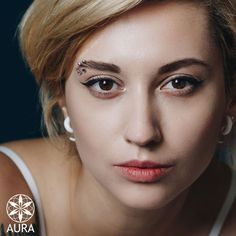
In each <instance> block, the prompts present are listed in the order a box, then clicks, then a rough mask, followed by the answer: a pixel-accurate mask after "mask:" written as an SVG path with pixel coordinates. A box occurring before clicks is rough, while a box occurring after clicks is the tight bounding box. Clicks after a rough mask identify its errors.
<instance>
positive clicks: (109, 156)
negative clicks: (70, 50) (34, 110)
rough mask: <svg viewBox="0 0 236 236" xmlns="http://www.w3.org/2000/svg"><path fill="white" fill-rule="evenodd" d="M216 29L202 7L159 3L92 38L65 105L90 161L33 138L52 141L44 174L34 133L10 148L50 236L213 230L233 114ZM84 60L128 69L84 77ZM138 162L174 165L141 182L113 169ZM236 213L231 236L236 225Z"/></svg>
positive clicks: (226, 177)
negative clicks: (28, 177)
mask: <svg viewBox="0 0 236 236" xmlns="http://www.w3.org/2000/svg"><path fill="white" fill-rule="evenodd" d="M208 27H209V26H208V19H207V16H206V12H205V10H204V9H203V8H200V7H198V6H196V5H193V4H188V3H182V4H180V3H164V4H154V5H150V6H149V5H147V6H145V7H144V6H143V7H142V8H137V9H135V10H132V11H131V12H129V13H128V14H124V15H122V16H121V17H120V18H119V19H118V20H116V21H115V22H113V23H111V24H110V25H109V26H107V27H105V28H104V29H102V30H100V31H98V32H96V33H95V34H94V35H93V36H92V37H91V38H90V39H89V40H88V41H87V42H86V43H85V45H84V47H83V48H82V49H81V50H80V51H79V52H78V57H77V59H76V61H75V63H74V67H73V70H72V72H71V74H70V76H69V78H68V80H67V82H66V89H65V98H62V99H61V101H60V104H61V106H62V107H63V109H64V115H65V116H67V115H69V116H70V118H71V126H72V128H73V130H74V136H75V138H76V145H77V149H78V152H79V155H80V159H81V162H82V165H80V162H79V160H78V158H77V157H71V158H68V157H67V156H66V154H64V153H62V152H59V151H57V150H56V149H52V146H51V145H49V144H47V143H46V142H44V141H40V140H36V141H34V142H33V141H29V142H33V143H32V144H31V145H32V146H34V150H35V149H36V148H37V147H38V148H39V147H40V148H39V149H40V150H42V148H41V147H45V149H44V150H46V151H44V152H45V153H42V154H41V155H40V156H42V157H41V159H40V160H41V164H42V166H41V168H42V169H44V167H43V166H44V165H43V163H44V164H47V167H46V168H45V169H44V177H42V175H41V173H39V169H40V170H41V168H40V167H38V165H37V162H38V160H39V159H38V160H37V159H36V156H37V155H36V156H35V157H34V160H32V158H31V157H33V156H34V154H33V153H34V152H35V151H34V152H33V153H30V154H27V151H25V150H24V148H22V147H23V146H25V145H26V144H27V141H26V143H24V142H23V143H13V144H8V146H10V147H12V148H13V149H15V150H17V151H18V153H21V154H22V156H25V160H26V162H28V163H29V166H30V168H31V169H32V172H33V174H35V176H36V179H37V182H38V184H39V187H40V189H41V194H42V201H43V206H44V209H45V216H46V221H47V227H48V235H49V236H51V235H65V234H66V233H68V232H70V235H85V236H93V235H96V236H98V235H112V236H118V235H122V236H134V235H135V236H144V235H145V236H146V235H158V236H162V235H165V236H168V235H173V232H175V235H198V236H199V235H208V233H209V231H210V229H211V227H212V224H213V222H214V220H215V217H216V216H217V213H218V211H219V209H220V207H221V205H222V203H223V202H224V199H225V195H226V193H227V191H228V187H229V182H230V178H231V176H230V175H231V174H230V171H229V168H228V167H226V166H224V165H222V164H219V163H217V161H215V160H214V159H213V156H214V151H215V148H216V145H217V141H218V140H219V138H221V137H220V131H221V128H222V126H223V125H224V119H225V116H226V114H229V112H231V111H232V110H227V107H228V105H229V103H228V101H227V100H226V96H225V93H224V79H223V66H222V61H221V57H220V54H219V51H218V50H217V47H216V46H215V44H214V42H213V40H212V39H211V37H210V33H209V28H208ZM82 59H84V60H88V61H89V60H93V61H98V62H105V63H113V64H115V65H117V66H118V67H119V68H120V70H121V71H120V73H115V72H111V71H100V70H98V69H94V68H87V72H86V73H83V74H82V75H80V74H79V73H78V72H77V70H78V65H77V64H78V62H80V61H81V60H82ZM189 59H191V60H189ZM183 60H184V62H185V63H183ZM180 61H181V63H180ZM176 62H178V63H176ZM173 63H175V66H173ZM170 64H172V66H170ZM177 64H178V66H177ZM167 65H168V66H167ZM104 77H105V78H104ZM98 80H99V81H100V82H99V81H98ZM231 113H232V112H231ZM231 115H234V114H231ZM29 150H31V148H29ZM32 150H33V149H32ZM28 152H29V151H28ZM41 152H42V151H41ZM23 154H24V155H23ZM38 158H39V157H38ZM133 159H137V160H151V161H155V162H158V163H161V164H172V165H173V169H172V170H171V172H170V173H169V174H168V175H167V176H165V177H164V178H162V179H161V180H160V181H158V182H157V183H152V184H145V183H134V182H131V181H128V180H126V179H125V178H123V177H122V176H121V175H120V174H119V172H117V170H116V168H114V164H119V163H121V162H125V161H129V160H133ZM212 160H213V161H212ZM45 180H46V182H45ZM47 182H48V183H47ZM216 183H217V185H216ZM49 190H50V191H49ZM49 192H50V194H49ZM53 196H54V197H55V196H57V197H56V202H55V204H52V202H51V201H52V200H53V199H55V198H54V197H53ZM212 196H214V198H213V197H212ZM56 203H57V204H56ZM56 206H57V207H56ZM58 206H60V209H58ZM206 206H207V208H206ZM61 212H63V214H62V213H61ZM235 212H236V211H235V207H233V208H232V211H231V213H230V215H229V217H228V219H227V222H226V225H225V227H224V230H223V233H222V235H227V236H228V235H233V232H235V230H236V228H235V226H234V225H235V223H234V222H235Z"/></svg>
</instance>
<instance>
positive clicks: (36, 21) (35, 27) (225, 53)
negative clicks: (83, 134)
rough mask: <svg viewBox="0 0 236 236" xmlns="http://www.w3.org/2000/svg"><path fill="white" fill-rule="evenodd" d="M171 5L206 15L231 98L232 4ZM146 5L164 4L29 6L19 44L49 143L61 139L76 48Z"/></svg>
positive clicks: (91, 0) (71, 0)
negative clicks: (195, 7) (64, 102)
mask: <svg viewBox="0 0 236 236" xmlns="http://www.w3.org/2000/svg"><path fill="white" fill-rule="evenodd" d="M166 1H169V2H171V1H170V0H166ZM173 1H179V2H194V3H196V4H202V5H203V6H204V7H205V8H206V9H207V11H208V14H209V22H210V26H211V27H210V29H212V30H211V31H212V36H213V37H214V39H215V42H216V43H217V45H218V46H219V49H220V51H221V53H222V58H223V62H224V69H225V83H226V90H227V91H226V94H230V88H231V83H232V79H233V78H234V77H235V70H236V69H235V64H236V63H235V62H236V61H235V52H236V26H235V24H236V19H235V14H236V7H235V1H230V0H225V1H221V0H200V1H196V0H189V1H188V0H183V1H181V0H173ZM147 2H149V3H152V2H157V3H158V2H165V0H159V1H158V0H153V1H152V0H116V1H110V0H66V1H63V0H34V2H33V3H32V5H31V6H30V8H29V9H28V11H27V12H26V14H25V16H24V18H23V19H22V22H21V24H20V34H19V36H20V37H19V38H20V45H21V49H22V52H23V55H24V57H25V58H26V61H27V62H28V64H29V66H30V69H31V71H32V72H33V74H34V76H35V78H36V80H37V81H38V83H39V86H40V94H41V103H42V107H43V113H44V121H45V124H46V128H47V131H48V134H49V136H50V137H58V135H59V134H63V133H65V130H64V128H63V125H62V124H63V116H62V113H61V111H60V108H59V105H58V100H59V98H60V97H61V96H62V95H63V93H64V84H65V81H66V79H67V78H68V75H69V74H70V72H71V69H72V65H73V62H74V60H75V56H76V54H77V52H78V50H79V48H80V47H81V46H82V45H83V43H84V42H85V41H86V39H87V38H88V37H89V36H91V34H93V33H94V31H96V30H97V29H99V28H100V27H104V26H106V25H107V24H109V23H110V22H111V20H114V19H115V18H116V17H118V16H119V15H121V14H123V13H124V12H127V11H129V10H130V9H133V8H134V7H136V6H139V5H141V4H144V3H147Z"/></svg>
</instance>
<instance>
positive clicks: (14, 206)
mask: <svg viewBox="0 0 236 236" xmlns="http://www.w3.org/2000/svg"><path fill="white" fill-rule="evenodd" d="M6 211H7V215H8V217H9V218H10V219H11V220H13V221H14V222H16V223H18V224H21V223H25V222H27V221H29V220H30V219H31V218H32V217H33V215H34V211H35V206H34V202H33V200H32V199H31V198H30V197H28V196H27V195H25V194H17V195H14V196H13V197H11V198H10V199H9V200H8V202H7V205H6Z"/></svg>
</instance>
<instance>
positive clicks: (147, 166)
mask: <svg viewBox="0 0 236 236" xmlns="http://www.w3.org/2000/svg"><path fill="white" fill-rule="evenodd" d="M115 167H116V169H118V171H119V173H120V174H121V175H122V176H123V177H125V178H126V179H128V180H130V181H133V182H141V183H153V182H157V181H159V180H160V179H161V178H163V177H164V176H165V175H167V174H168V173H169V171H170V170H171V169H172V167H173V165H162V164H158V163H155V162H151V161H137V160H133V161H129V162H125V163H121V164H118V165H115Z"/></svg>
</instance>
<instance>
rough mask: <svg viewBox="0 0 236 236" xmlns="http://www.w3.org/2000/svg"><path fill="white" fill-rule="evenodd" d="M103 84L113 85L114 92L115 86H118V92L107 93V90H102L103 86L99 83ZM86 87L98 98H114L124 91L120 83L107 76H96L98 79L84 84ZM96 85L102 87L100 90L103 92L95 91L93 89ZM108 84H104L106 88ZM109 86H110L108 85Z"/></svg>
mask: <svg viewBox="0 0 236 236" xmlns="http://www.w3.org/2000/svg"><path fill="white" fill-rule="evenodd" d="M101 82H108V83H112V88H111V89H113V90H114V86H117V88H116V90H117V91H115V92H114V91H111V90H109V91H106V90H102V89H101V87H100V86H101V84H100V86H99V83H101ZM82 84H83V85H84V86H86V87H88V88H89V90H90V92H91V93H92V94H94V95H95V96H97V97H100V98H113V97H115V96H116V95H118V94H119V93H121V92H122V91H123V89H124V88H123V86H122V85H121V84H119V83H118V82H116V81H115V80H114V79H111V78H110V77H106V76H103V75H102V76H96V77H93V78H92V79H90V80H88V81H87V82H85V83H82ZM96 84H98V86H99V87H100V88H99V90H101V91H98V90H97V91H96V90H95V89H92V87H93V86H94V87H96ZM106 85H107V84H104V86H106ZM108 85H109V84H108Z"/></svg>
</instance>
